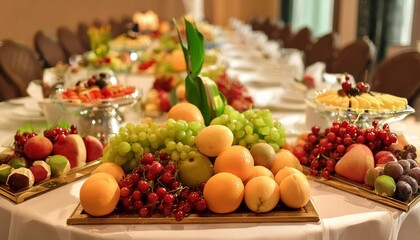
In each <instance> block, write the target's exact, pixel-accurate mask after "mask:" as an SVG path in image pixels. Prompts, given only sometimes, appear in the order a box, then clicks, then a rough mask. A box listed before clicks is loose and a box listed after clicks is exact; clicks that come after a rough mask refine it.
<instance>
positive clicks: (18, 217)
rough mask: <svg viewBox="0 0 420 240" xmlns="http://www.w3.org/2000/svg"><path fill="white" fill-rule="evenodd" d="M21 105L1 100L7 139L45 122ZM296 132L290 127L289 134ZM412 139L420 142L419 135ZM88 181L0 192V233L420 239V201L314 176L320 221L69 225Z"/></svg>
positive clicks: (0, 127) (295, 119) (300, 117)
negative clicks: (20, 113)
mask: <svg viewBox="0 0 420 240" xmlns="http://www.w3.org/2000/svg"><path fill="white" fill-rule="evenodd" d="M17 108H19V105H17V104H16V103H14V102H13V103H12V102H1V103H0V112H1V113H2V118H1V119H0V142H2V143H4V142H7V141H10V138H11V137H12V136H13V135H14V133H15V131H16V129H18V128H19V127H21V126H23V125H27V124H34V125H36V124H45V119H42V118H40V119H36V118H34V119H30V120H28V119H27V118H24V119H22V118H19V117H17V116H16V115H15V113H16V109H17ZM273 116H274V118H275V119H278V120H279V121H281V122H282V123H283V124H284V125H285V127H286V128H289V129H291V128H296V127H302V125H303V126H304V124H305V123H304V122H305V110H300V109H298V110H290V109H283V110H281V109H277V110H275V111H273ZM139 120H140V119H139ZM392 127H393V128H394V129H396V130H398V131H402V132H408V130H409V132H411V133H419V132H420V124H419V123H418V122H416V121H414V120H413V119H412V118H406V119H405V120H404V121H401V122H398V123H395V124H392ZM293 136H295V135H294V134H293V133H291V134H290V138H293ZM409 140H413V141H417V142H418V137H416V136H412V137H411V138H409ZM417 146H418V145H417ZM84 181H85V179H81V180H78V181H75V182H73V183H70V184H67V185H65V186H62V187H60V188H57V189H55V190H52V191H49V192H47V193H44V194H42V195H39V196H37V197H34V198H31V199H29V200H27V201H24V202H23V203H20V204H15V203H13V202H12V201H10V200H8V199H6V198H4V197H0V236H1V239H14V240H19V239H33V240H36V239H398V240H405V239H407V240H409V239H416V238H417V236H418V235H419V233H420V204H417V205H415V206H414V207H412V209H410V211H409V212H403V211H400V210H397V209H395V208H392V207H388V206H385V205H383V204H380V203H377V202H374V201H371V200H368V199H365V198H363V197H359V196H356V195H353V194H351V193H347V192H344V191H341V190H338V189H336V188H333V187H330V186H327V185H324V184H322V183H319V182H315V181H312V180H310V186H311V201H312V203H313V205H314V207H315V209H316V211H317V214H318V216H319V221H318V222H289V223H288V222H284V223H276V222H271V223H223V224H222V223H220V224H218V223H211V224H182V223H180V224H112V225H67V219H68V218H69V217H70V216H71V215H72V213H73V211H74V210H75V208H76V207H77V206H78V204H79V190H80V188H81V186H82V184H83V182H84Z"/></svg>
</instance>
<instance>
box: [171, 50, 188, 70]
mask: <svg viewBox="0 0 420 240" xmlns="http://www.w3.org/2000/svg"><path fill="white" fill-rule="evenodd" d="M169 61H170V62H171V66H172V69H173V70H175V71H177V72H182V71H185V70H186V69H187V64H186V63H185V58H184V53H183V52H182V50H181V49H175V50H173V51H172V53H171V55H170V57H169Z"/></svg>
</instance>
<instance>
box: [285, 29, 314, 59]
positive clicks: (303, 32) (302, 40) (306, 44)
mask: <svg viewBox="0 0 420 240" xmlns="http://www.w3.org/2000/svg"><path fill="white" fill-rule="evenodd" d="M312 44H313V43H312V32H311V30H310V29H309V28H307V27H304V28H302V29H300V30H299V31H298V32H297V33H296V34H295V35H294V36H292V37H291V39H290V41H289V42H288V43H287V44H285V45H284V47H286V48H295V49H299V50H301V51H302V52H304V53H306V52H308V51H309V49H310V48H311V47H312Z"/></svg>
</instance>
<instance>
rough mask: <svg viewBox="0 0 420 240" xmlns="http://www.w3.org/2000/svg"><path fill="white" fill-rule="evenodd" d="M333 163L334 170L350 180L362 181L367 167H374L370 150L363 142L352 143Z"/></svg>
mask: <svg viewBox="0 0 420 240" xmlns="http://www.w3.org/2000/svg"><path fill="white" fill-rule="evenodd" d="M349 148H350V150H348V151H347V152H346V153H345V154H344V155H343V157H342V158H341V159H340V161H338V162H337V164H336V165H335V172H336V173H337V174H338V175H340V176H343V177H345V178H348V179H350V180H353V181H356V182H359V183H364V182H365V175H366V172H367V171H368V170H369V169H372V168H374V167H375V162H374V158H373V154H372V151H371V150H370V149H369V147H367V146H366V145H363V144H357V143H356V144H353V145H351V146H350V147H349Z"/></svg>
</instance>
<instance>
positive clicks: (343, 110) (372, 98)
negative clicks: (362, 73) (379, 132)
mask: <svg viewBox="0 0 420 240" xmlns="http://www.w3.org/2000/svg"><path fill="white" fill-rule="evenodd" d="M341 86H342V87H341V89H339V90H336V89H330V90H320V91H317V92H315V95H308V97H307V101H306V102H307V104H308V106H310V107H312V108H315V109H317V110H318V111H319V112H321V113H322V114H326V115H327V116H329V117H331V119H337V120H341V121H342V120H347V121H350V122H355V123H356V124H358V126H360V127H362V128H363V127H370V126H371V123H372V121H374V120H376V121H379V123H380V124H382V123H385V122H388V123H390V122H392V121H397V120H401V119H403V118H404V117H406V116H407V115H409V114H411V113H413V112H414V109H413V108H411V107H410V106H409V105H408V103H407V99H406V98H403V97H397V96H394V95H391V94H386V93H379V92H373V91H370V90H369V84H367V83H365V82H358V83H357V84H356V86H352V83H351V81H350V79H349V77H348V76H345V81H343V82H342V83H341Z"/></svg>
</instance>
